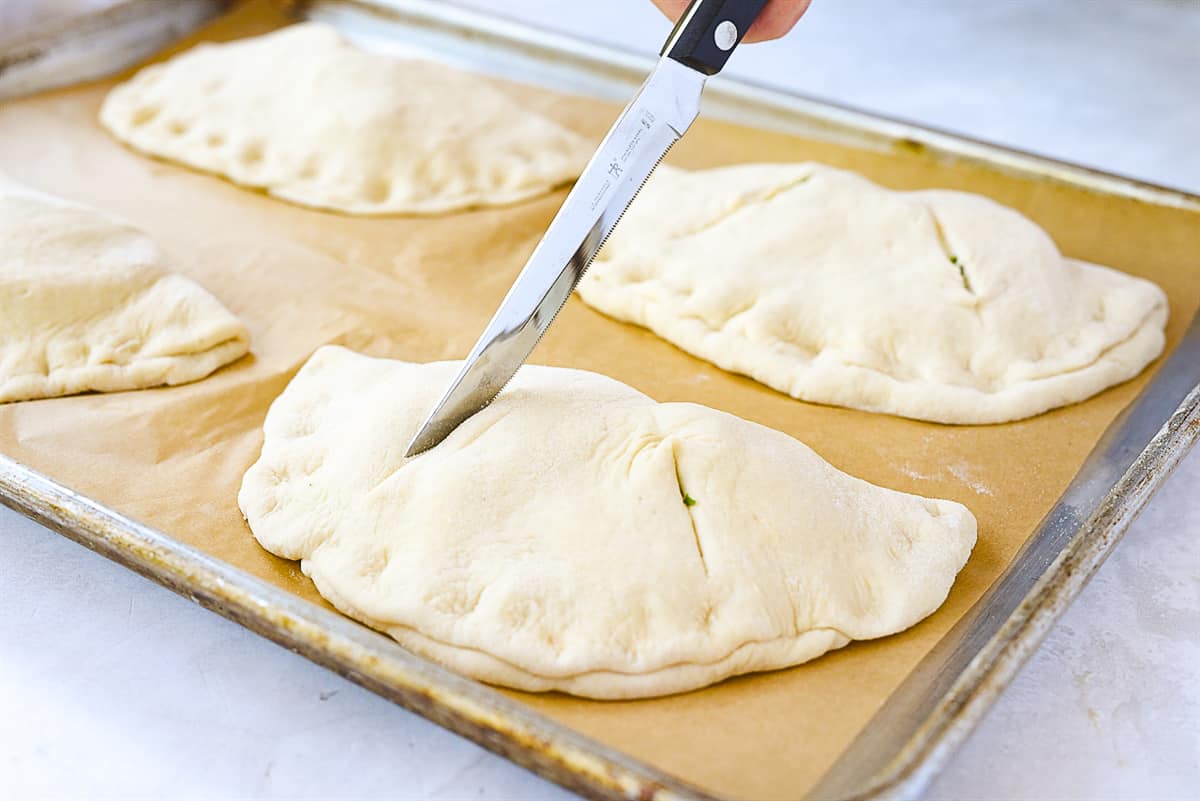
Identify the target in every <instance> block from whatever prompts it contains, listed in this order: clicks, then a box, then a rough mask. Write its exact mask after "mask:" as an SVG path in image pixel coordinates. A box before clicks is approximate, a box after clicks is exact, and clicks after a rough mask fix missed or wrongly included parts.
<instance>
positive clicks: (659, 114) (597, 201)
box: [406, 0, 767, 456]
mask: <svg viewBox="0 0 1200 801" xmlns="http://www.w3.org/2000/svg"><path fill="white" fill-rule="evenodd" d="M766 3H767V0H692V3H691V5H689V6H688V7H687V10H686V11H684V12H683V15H682V16H681V17H680V18H679V22H678V23H677V24H676V25H675V29H674V30H673V31H671V35H670V36H668V37H667V41H666V44H664V45H663V49H662V52H661V53H660V56H661V57H660V58H659V61H658V64H657V65H656V66H655V68H654V71H653V72H651V73H650V77H648V78H647V79H646V82H645V83H644V84H642V88H641V89H639V90H638V93H637V95H636V96H635V97H634V98H633V101H632V102H630V104H629V105H628V106H626V107H625V110H624V111H623V112H622V113H621V116H620V117H618V118H617V121H616V123H614V124H613V127H612V128H611V129H610V130H609V132H608V135H607V136H605V137H604V141H603V142H601V143H600V147H599V148H597V150H596V153H595V155H593V156H592V159H591V161H589V162H588V164H587V167H585V168H584V170H583V174H582V175H580V177H579V180H578V181H576V182H575V186H574V187H573V188H572V189H571V192H570V193H569V194H568V195H567V199H566V200H564V201H563V204H562V206H561V207H560V208H559V210H558V214H556V215H555V217H554V220H553V221H552V222H551V223H550V227H549V228H548V229H546V234H545V236H543V237H542V241H541V242H540V243H539V244H538V246H537V248H535V249H534V251H533V255H531V256H530V257H529V261H528V262H526V264H525V268H524V269H523V270H521V274H520V275H518V276H517V280H516V282H515V283H514V284H513V286H512V288H511V289H510V290H509V291H508V294H507V295H506V296H505V297H504V301H503V302H502V303H501V304H500V308H499V309H497V310H496V314H495V315H494V316H493V317H492V320H491V322H489V323H488V324H487V327H486V328H485V329H484V331H483V334H481V335H480V337H479V341H477V342H476V343H475V346H474V347H473V348H471V352H470V354H468V356H467V359H466V361H465V362H463V366H462V368H461V369H460V370H459V372H458V375H457V376H456V377H455V378H454V380H453V381H452V382H451V383H450V387H449V388H448V389H447V390H446V392H445V394H443V396H442V399H441V400H439V401H438V403H437V405H436V406H435V407H434V408H433V411H432V412H430V413H429V416H428V417H427V418H426V419H425V422H424V424H423V425H422V426H421V428H420V429H418V431H417V434H416V436H414V437H413V440H412V442H411V443H410V444H409V446H408V452H407V453H406V456H416V455H417V454H419V453H422V452H424V451H427V450H429V449H430V448H432V447H434V446H435V445H437V444H438V443H440V442H441V441H442V440H444V439H445V438H446V437H447V436H449V435H450V433H451V432H452V431H454V429H455V428H457V427H458V426H459V424H460V423H462V422H463V421H464V420H466V419H467V418H468V417H470V416H471V415H473V414H475V413H476V412H478V411H479V410H480V409H482V408H484V407H485V406H487V405H488V404H489V403H491V402H492V400H493V399H494V398H495V397H496V395H498V394H499V393H500V390H501V389H503V388H504V385H505V384H507V383H508V381H509V379H511V378H512V377H513V375H514V374H515V373H516V372H517V369H518V368H520V366H521V365H522V364H523V363H524V362H525V359H527V358H528V357H529V354H530V353H531V352H532V351H533V349H534V347H535V346H536V345H537V343H538V340H540V339H541V338H542V334H543V333H545V331H546V329H547V328H549V326H550V323H551V322H552V321H553V320H554V317H555V315H557V314H558V312H559V310H560V309H561V308H562V307H563V305H564V304H565V303H566V302H567V298H569V297H570V296H571V293H572V292H573V291H574V290H575V285H576V284H578V283H579V279H580V278H582V277H583V273H584V271H585V270H586V269H587V267H588V265H589V264H590V263H591V261H592V258H593V257H594V256H595V255H596V252H597V251H599V250H600V246H601V245H603V244H604V240H605V239H606V238H607V237H608V235H609V233H611V232H612V229H613V228H614V227H615V226H616V224H617V222H618V221H619V220H620V218H621V215H622V214H624V213H625V209H626V208H627V207H628V206H629V204H630V203H631V202H632V201H633V198H634V196H635V195H636V194H637V193H638V190H639V189H641V188H642V184H644V183H645V182H646V179H647V178H649V177H650V173H651V172H653V170H654V168H655V167H656V166H658V163H659V162H660V161H662V159H663V156H665V155H666V154H667V151H668V150H670V149H671V146H672V145H673V144H675V143H676V142H677V141H679V138H680V137H682V136H683V134H684V133H685V132H686V131H687V129H688V127H689V126H691V124H692V121H693V120H695V119H696V117H697V115H698V114H699V113H700V94H701V92H702V91H703V89H704V82H705V80H706V79H707V78H708V77H709V76H710V75H715V74H717V73H718V72H720V70H721V68H722V67H724V66H725V62H726V61H727V60H728V59H729V56H730V54H731V53H733V50H734V48H735V47H737V44H738V42H740V41H741V40H742V36H743V35H744V34H745V32H746V31H747V30H748V29H749V28H750V25H751V23H753V22H754V20H755V19H756V18H757V17H758V13H759V12H760V11H761V10H762V8H763V6H765V5H766Z"/></svg>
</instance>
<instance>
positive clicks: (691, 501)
mask: <svg viewBox="0 0 1200 801" xmlns="http://www.w3.org/2000/svg"><path fill="white" fill-rule="evenodd" d="M683 505H684V506H695V505H696V499H695V498H693V497H692V496H691V495H688V494H687V493H686V492H685V493H683Z"/></svg>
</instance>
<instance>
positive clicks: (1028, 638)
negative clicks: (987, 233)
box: [0, 2, 1200, 798]
mask: <svg viewBox="0 0 1200 801" xmlns="http://www.w3.org/2000/svg"><path fill="white" fill-rule="evenodd" d="M289 5H290V7H291V10H292V11H293V13H296V14H298V15H313V16H319V17H321V18H323V19H326V20H327V21H330V22H332V23H334V24H336V25H338V26H339V27H342V28H343V29H344V30H346V31H348V32H349V33H351V34H352V35H354V36H357V37H361V38H364V39H371V40H373V44H374V45H375V46H385V47H388V48H398V49H406V50H414V49H415V50H420V51H423V52H425V53H428V54H433V55H437V56H438V57H441V58H448V59H450V60H454V61H457V62H458V63H460V64H461V65H463V66H468V67H471V68H473V69H476V70H480V71H486V72H491V73H494V74H497V75H500V76H502V77H505V78H508V79H514V80H518V81H522V82H532V83H539V84H543V85H548V86H550V87H551V88H557V89H560V90H567V91H569V92H571V93H574V94H593V95H596V96H600V97H607V98H611V99H617V100H619V99H622V98H624V97H626V96H627V95H628V94H629V91H630V90H631V88H632V86H633V85H634V84H635V83H636V82H637V81H639V80H640V77H641V76H642V75H644V74H645V71H646V70H647V69H648V66H649V61H648V60H646V59H639V58H636V57H632V56H629V55H627V54H621V53H617V52H614V51H609V50H606V49H604V48H599V47H595V46H591V45H587V44H584V43H580V42H577V41H575V40H572V39H569V38H566V37H561V36H554V35H550V34H546V33H544V32H539V31H536V30H533V29H529V28H525V27H523V26H519V25H514V24H508V23H498V22H496V21H495V20H494V19H491V18H488V17H483V16H480V15H476V14H471V13H467V12H461V11H458V10H455V9H450V8H446V7H444V6H441V5H440V4H436V3H426V2H393V3H388V4H386V6H385V5H384V4H375V3H365V2H357V3H355V2H319V3H292V4H289ZM706 104H707V105H706V110H707V111H708V113H709V114H711V115H714V116H719V117H724V118H726V119H732V120H735V121H737V122H739V123H741V124H743V125H746V124H751V125H754V126H756V127H761V128H769V129H773V130H779V131H784V132H786V133H789V134H796V135H799V136H806V137H815V138H823V139H827V140H832V141H837V142H840V143H843V144H849V145H852V146H855V147H860V148H866V149H870V150H873V151H875V152H880V153H895V154H897V157H898V158H899V157H901V156H903V157H906V158H913V157H916V158H918V159H919V160H921V161H922V162H926V161H927V162H928V163H930V164H935V163H971V164H978V165H980V166H981V167H982V168H986V169H989V170H995V171H1000V172H1004V173H1007V174H1011V175H1016V176H1020V177H1021V178H1023V179H1028V180H1029V181H1030V182H1031V185H1033V184H1035V183H1040V182H1051V183H1055V184H1059V185H1065V186H1070V187H1077V188H1080V189H1081V190H1085V191H1087V192H1089V193H1092V194H1094V195H1097V196H1104V197H1113V198H1123V199H1126V200H1129V201H1131V202H1136V203H1144V204H1153V205H1154V206H1158V207H1163V208H1168V209H1174V210H1175V211H1176V212H1177V213H1178V214H1181V215H1184V214H1186V215H1196V214H1197V213H1198V212H1200V198H1196V197H1193V196H1190V195H1187V194H1185V193H1180V192H1173V191H1170V190H1165V189H1161V188H1157V187H1152V186H1148V185H1145V184H1140V183H1137V182H1133V181H1128V180H1125V179H1122V178H1119V177H1115V176H1108V175H1104V174H1101V173H1096V172H1094V171H1089V170H1083V169H1081V168H1077V167H1072V166H1070V165H1063V164H1059V163H1056V162H1050V161H1047V160H1044V159H1039V158H1036V157H1033V156H1028V155H1025V154H1020V153H1015V152H1012V151H1007V150H1002V149H998V148H992V147H990V146H988V145H984V144H980V143H975V142H970V141H968V140H964V139H960V138H956V137H953V136H949V135H945V134H939V133H936V132H931V131H926V130H923V129H921V128H918V127H915V126H911V125H907V124H904V123H898V122H892V121H886V120H879V119H877V118H873V117H871V116H869V115H864V114H861V113H858V112H854V111H851V110H847V109H840V108H836V107H833V106H827V105H824V104H820V103H816V102H814V101H809V100H805V99H802V98H795V97H792V96H789V95H786V94H782V93H778V92H773V91H770V90H765V89H762V88H758V87H753V86H749V85H746V84H740V83H736V82H732V81H715V82H714V83H713V85H712V86H711V87H710V90H709V92H708V94H707V97H706ZM1195 220H1196V221H1197V224H1200V216H1197V217H1195ZM1190 266H1191V267H1192V268H1195V266H1196V265H1190ZM1198 385H1200V323H1193V324H1192V325H1191V327H1190V328H1189V330H1188V333H1187V334H1186V336H1184V337H1183V338H1182V340H1180V341H1179V343H1178V344H1177V345H1176V346H1175V349H1174V352H1173V354H1172V356H1171V357H1170V358H1169V359H1168V360H1167V361H1166V362H1165V363H1164V364H1162V365H1161V366H1160V367H1159V368H1158V369H1157V372H1156V373H1155V375H1154V378H1153V379H1152V380H1151V381H1150V382H1149V383H1147V384H1146V385H1145V387H1144V388H1143V390H1142V392H1141V393H1140V394H1139V395H1138V397H1137V398H1136V400H1134V402H1133V403H1132V404H1131V405H1130V406H1129V407H1128V408H1127V409H1126V410H1125V411H1124V413H1123V414H1122V415H1121V416H1120V417H1118V418H1117V419H1116V420H1115V422H1113V424H1112V425H1111V426H1110V427H1109V429H1108V431H1107V433H1106V434H1105V435H1104V437H1103V438H1102V439H1101V440H1100V441H1099V443H1098V444H1097V445H1096V447H1095V450H1094V451H1093V452H1092V454H1091V456H1090V457H1088V459H1087V461H1086V463H1085V464H1084V466H1083V468H1082V469H1081V470H1080V471H1079V473H1078V475H1077V476H1076V477H1075V479H1074V481H1073V482H1072V483H1071V485H1070V486H1069V487H1068V489H1067V490H1066V492H1065V493H1064V494H1063V495H1062V497H1061V498H1060V499H1059V500H1058V502H1057V503H1056V504H1055V505H1054V506H1053V508H1052V509H1051V510H1050V512H1049V513H1048V514H1047V516H1046V517H1045V519H1044V520H1043V522H1042V523H1041V524H1040V525H1039V526H1038V527H1037V529H1036V530H1035V531H1034V532H1033V533H1032V535H1031V536H1030V538H1029V539H1028V540H1027V542H1026V544H1025V546H1024V548H1023V549H1022V550H1021V551H1020V552H1019V553H1018V555H1017V556H1016V558H1015V559H1014V560H1013V561H1012V563H1011V565H1010V567H1009V568H1008V569H1007V570H1006V571H1005V572H1004V574H1003V575H1002V576H1001V577H1000V579H999V580H998V581H997V582H996V583H995V584H994V585H993V586H992V587H991V589H990V590H989V591H988V592H987V593H986V594H985V595H984V596H983V597H982V599H981V600H980V601H979V602H978V603H977V604H976V605H975V606H974V607H973V608H972V609H971V610H970V611H969V612H967V613H966V614H965V615H964V616H963V617H962V618H961V619H960V620H959V622H958V623H957V624H956V625H955V626H954V627H953V628H952V629H951V630H950V631H949V633H947V634H946V635H945V636H943V637H942V638H941V640H940V642H939V643H938V644H937V645H936V646H935V647H934V648H933V650H931V651H930V652H929V653H928V654H927V655H926V656H925V657H924V658H923V659H922V660H921V661H920V662H919V663H918V665H917V667H916V669H915V670H913V671H912V672H911V673H910V675H909V676H908V677H907V678H906V679H905V680H904V681H903V683H902V684H901V685H900V686H899V687H898V689H897V690H896V691H895V692H894V693H892V695H891V696H890V698H889V699H888V700H887V701H886V703H885V704H884V705H883V707H882V708H881V709H880V710H879V711H878V713H877V714H876V715H875V717H874V718H873V719H871V720H870V722H869V723H868V724H867V725H866V726H864V727H863V728H862V730H861V733H860V734H859V735H858V736H857V738H855V739H854V740H853V742H851V743H850V745H849V747H848V748H847V749H846V750H845V751H844V753H843V754H842V756H841V757H840V759H838V760H837V761H836V763H834V764H833V765H832V767H831V769H830V770H828V772H827V773H825V775H824V777H823V778H822V779H821V780H820V781H819V782H818V783H817V784H816V785H815V786H814V787H813V788H812V789H811V790H810V795H811V796H812V797H818V798H835V797H836V798H884V797H912V796H914V795H917V794H919V792H920V790H921V788H922V787H923V786H924V784H925V783H926V782H927V781H928V779H929V778H930V777H931V776H932V775H933V774H934V773H935V772H936V770H937V769H938V767H939V766H940V765H941V764H942V763H943V762H944V761H945V759H946V758H947V756H948V754H949V753H950V752H951V751H952V750H953V748H954V746H955V745H957V744H958V743H959V742H961V740H962V739H963V737H965V735H966V733H967V732H969V730H970V728H971V727H972V726H973V725H974V723H975V722H977V721H978V720H979V718H980V717H981V715H982V714H983V711H984V710H985V709H986V708H987V706H988V705H989V704H990V702H991V700H992V699H993V698H994V697H995V695H996V694H997V693H998V692H999V691H1000V690H1001V689H1002V688H1003V687H1004V686H1005V684H1007V682H1008V681H1009V680H1010V679H1011V677H1012V675H1013V674H1014V673H1015V671H1016V669H1017V667H1018V666H1019V665H1020V664H1021V662H1022V661H1023V660H1024V658H1025V657H1027V656H1028V654H1029V653H1030V652H1031V651H1032V649H1033V648H1034V647H1036V644H1037V642H1038V641H1039V640H1040V639H1041V637H1042V636H1043V635H1044V633H1045V631H1046V630H1047V629H1048V627H1049V626H1050V625H1051V623H1052V622H1053V621H1054V619H1055V618H1056V617H1057V615H1058V614H1059V613H1061V611H1062V609H1063V608H1065V606H1066V604H1067V603H1068V602H1069V601H1070V599H1071V598H1073V597H1074V595H1075V594H1076V593H1077V592H1078V591H1079V589H1080V587H1081V586H1082V584H1083V583H1084V582H1085V581H1086V579H1087V577H1088V576H1089V575H1090V574H1091V572H1092V571H1094V570H1095V568H1096V567H1098V565H1099V564H1100V562H1101V561H1102V560H1103V558H1104V556H1105V555H1106V554H1107V553H1108V552H1109V551H1110V550H1111V548H1112V547H1113V545H1114V544H1115V542H1116V540H1117V539H1118V538H1119V536H1120V534H1121V533H1122V532H1123V531H1124V529H1125V527H1126V526H1127V525H1128V522H1129V520H1130V519H1131V518H1132V516H1133V515H1134V514H1136V512H1137V510H1138V509H1140V508H1141V506H1142V505H1143V504H1144V503H1145V501H1146V500H1147V499H1148V498H1149V496H1150V494H1151V493H1152V492H1153V490H1154V488H1156V487H1157V486H1158V484H1159V483H1161V481H1162V480H1163V479H1164V478H1165V476H1166V475H1167V473H1168V472H1169V470H1170V468H1171V467H1173V466H1174V464H1175V463H1176V462H1177V461H1178V460H1179V458H1181V457H1182V454H1183V453H1184V451H1185V450H1186V447H1187V446H1188V445H1189V444H1191V443H1192V442H1193V441H1194V440H1195V439H1196V437H1197V434H1198V429H1200V388H1198ZM0 502H3V503H4V504H5V505H8V506H10V507H12V508H14V509H17V510H18V511H21V512H23V513H25V514H27V515H29V516H31V517H33V518H35V519H37V520H39V521H41V522H43V523H45V524H46V525H48V526H49V527H51V528H53V529H55V530H57V531H60V532H62V533H64V534H66V535H67V536H69V537H71V538H73V539H75V540H77V541H79V542H81V543H83V544H85V545H87V546H88V547H91V548H93V549H95V550H97V551H99V552H101V553H104V554H105V555H107V556H109V557H111V558H113V559H115V560H117V561H119V562H122V563H124V564H126V565H128V566H130V567H132V568H134V569H135V570H138V571H139V572H141V573H143V574H145V575H147V576H150V577H151V578H154V579H155V580H157V581H160V582H161V583H163V584H165V585H167V586H170V587H172V588H173V589H175V590H176V591H178V592H180V593H182V594H185V595H187V596H189V597H191V598H193V599H194V600H196V601H197V602H199V603H202V604H204V605H206V606H208V607H210V608H213V609H216V610H217V611H219V612H221V613H222V614H224V615H226V616H228V617H230V618H232V619H235V620H237V621H239V622H241V623H243V624H244V625H246V626H248V627H249V628H251V629H253V630H255V631H257V632H259V633H261V634H263V635H264V636H267V637H270V638H271V639H274V640H276V641H278V642H280V643H282V644H284V645H286V646H288V647H290V648H293V649H295V650H297V651H299V652H301V653H303V654H305V655H306V656H308V657H309V658H311V659H313V660H314V661H317V662H319V663H321V664H323V665H326V666H328V667H330V668H332V669H334V670H337V671H338V672H340V673H342V674H344V675H346V676H348V677H350V678H351V679H353V680H355V681H357V682H359V683H361V684H363V685H364V686H366V687H368V688H370V689H372V690H373V691H375V692H377V693H379V694H380V695H382V696H384V697H387V698H390V699H392V700H395V701H397V702H398V703H401V704H403V705H404V706H406V707H408V708H410V709H413V710H415V711H417V712H419V713H420V714H422V715H425V716H427V717H429V718H431V719H433V720H435V721H436V722H438V723H440V724H442V725H445V726H447V727H449V728H451V729H453V730H455V731H458V732H460V733H462V734H464V735H466V736H468V737H470V738H472V739H474V740H476V741H477V742H480V743H482V744H484V745H485V746H487V747H489V748H491V749H492V750H494V751H497V752H498V753H501V754H503V755H505V756H507V757H509V758H511V759H513V760H514V761H516V762H518V763H520V764H522V765H525V766H527V767H530V768H531V769H533V770H536V771H538V772H539V773H542V774H543V775H545V776H547V777H548V778H551V779H552V780H555V781H557V782H559V783H561V784H563V785H564V786H567V787H569V788H571V789H574V790H577V791H579V792H581V793H584V794H586V795H590V796H595V797H614V798H615V797H659V798H676V797H679V798H682V797H687V798H696V797H707V796H706V795H705V793H704V791H702V790H700V789H698V788H696V787H694V786H690V785H688V784H687V783H685V782H682V781H680V780H679V779H678V778H675V777H673V776H669V775H667V774H666V773H665V772H663V771H660V770H657V769H655V768H653V767H651V766H649V765H648V764H646V762H645V760H644V758H643V757H642V755H640V754H622V753H618V752H617V751H615V750H613V749H611V748H607V747H605V746H603V745H601V744H599V743H597V742H596V741H595V740H592V739H589V738H588V737H585V736H582V735H581V734H579V733H577V732H576V731H574V730H572V729H571V728H569V727H567V726H565V725H563V724H561V723H557V722H555V721H553V720H551V719H550V718H548V717H547V716H545V715H542V714H539V713H538V712H535V711H533V710H532V709H531V708H530V706H529V705H528V704H526V703H522V702H520V701H519V700H514V698H512V697H509V696H507V695H505V694H503V693H499V692H496V691H494V690H491V689H489V688H487V687H484V686H483V685H480V684H478V683H475V682H472V681H469V680H466V679H463V678H461V677H458V676H456V675H454V674H452V673H450V672H448V671H445V670H443V669H441V668H438V667H437V666H435V665H432V664H431V663H429V662H427V661H426V660H423V659H420V658H418V657H415V656H412V655H411V654H408V653H407V652H405V651H404V650H403V649H400V648H399V647H398V646H396V645H395V644H394V643H392V642H391V641H389V640H387V639H386V638H384V637H381V636H379V635H377V634H375V633H373V632H370V631H368V630H366V629H364V628H363V627H361V626H359V625H357V624H355V623H353V622H352V621H349V620H348V619H346V618H344V617H342V616H340V615H337V614H335V613H332V612H330V611H328V610H327V609H324V608H322V607H320V606H318V605H317V604H314V603H312V602H310V601H307V600H305V599H303V598H300V597H298V596H296V595H293V594H292V593H289V592H287V591H286V590H283V589H281V588H280V587H278V586H276V585H274V584H270V583H268V582H265V581H262V580H260V579H257V578H255V577H253V576H250V575H248V574H247V573H245V572H243V571H241V570H239V569H237V568H235V567H232V566H231V565H229V564H228V563H226V562H223V561H221V560H219V559H216V558H214V557H213V556H211V555H209V554H206V553H204V552H203V551H201V550H198V549H196V548H192V547H189V546H187V545H184V544H182V543H181V542H180V541H179V540H178V539H176V538H173V537H172V536H170V531H165V532H164V531H156V530H154V529H152V528H150V527H148V526H145V525H142V524H140V523H138V522H136V521H134V520H131V519H130V518H129V517H128V516H125V515H121V514H118V513H117V512H114V511H112V510H111V509H108V508H105V507H104V506H103V505H101V504H99V503H97V502H95V501H93V500H91V499H89V498H87V497H84V496H83V495H80V494H78V493H75V492H72V491H71V490H70V489H68V488H66V487H64V486H63V485H62V484H60V483H58V482H55V481H53V480H51V479H49V478H46V477H45V476H42V475H39V474H38V473H36V472H35V471H33V470H31V469H29V468H27V467H25V466H23V465H20V464H18V463H16V462H14V461H13V460H11V459H8V458H0Z"/></svg>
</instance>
